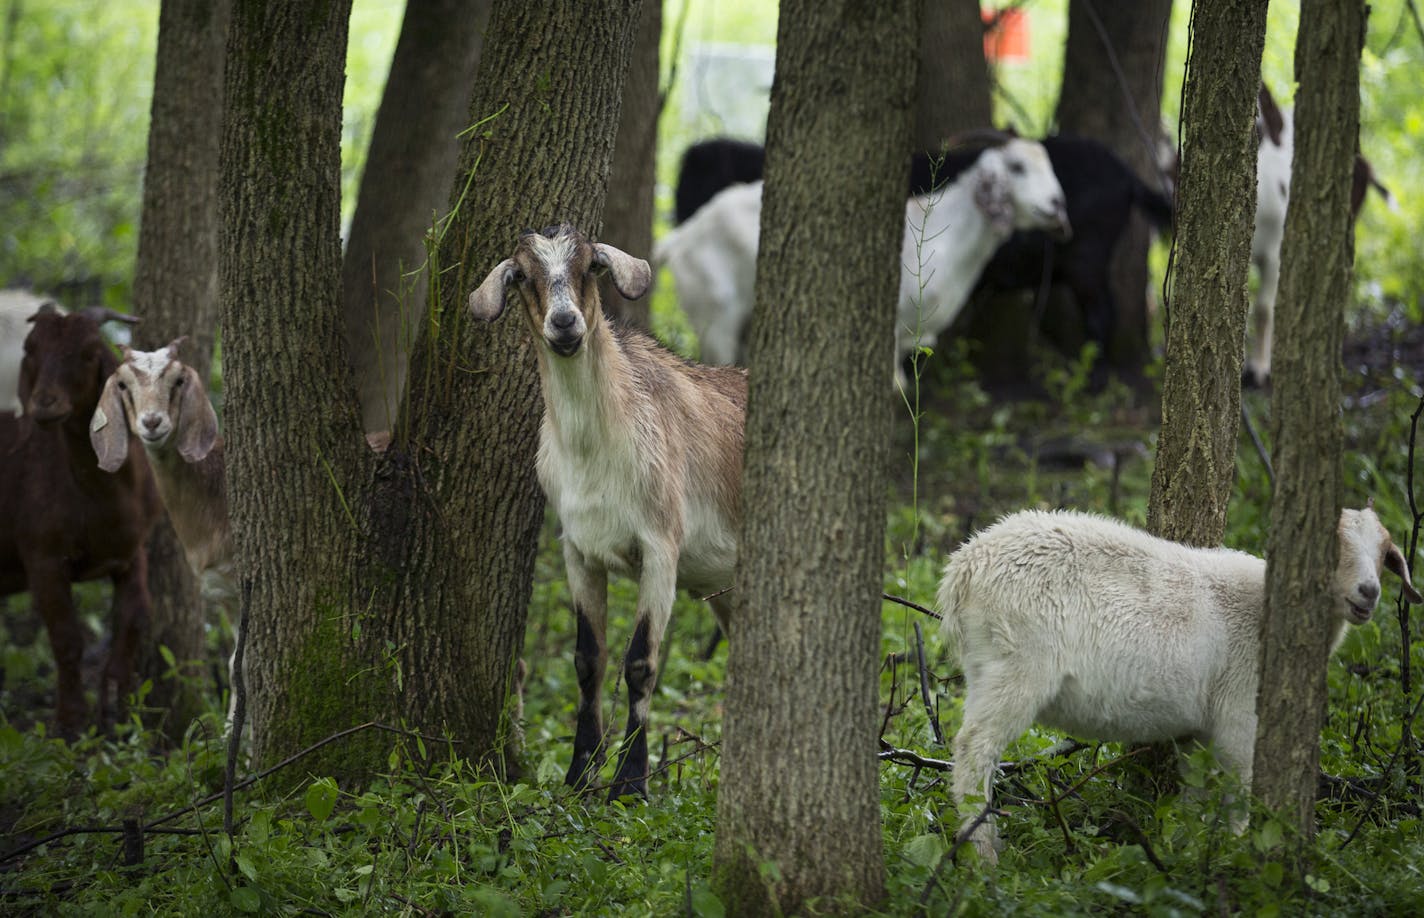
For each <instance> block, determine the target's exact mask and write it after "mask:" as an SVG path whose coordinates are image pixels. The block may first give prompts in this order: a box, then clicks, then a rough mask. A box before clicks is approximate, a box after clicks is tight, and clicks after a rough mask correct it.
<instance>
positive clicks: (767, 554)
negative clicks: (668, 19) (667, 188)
mask: <svg viewBox="0 0 1424 918" xmlns="http://www.w3.org/2000/svg"><path fill="white" fill-rule="evenodd" d="M920 8H921V4H920V2H919V0H898V2H896V3H894V4H891V5H890V7H886V6H885V5H884V4H870V3H857V2H831V3H817V2H811V0H789V2H783V4H782V6H781V13H780V16H781V18H780V27H779V30H778V38H777V64H776V81H775V84H774V85H773V87H772V101H771V115H770V119H769V125H768V133H767V163H766V166H767V172H766V175H767V181H766V196H765V208H764V210H763V212H762V233H761V247H760V254H759V256H758V271H757V276H758V278H759V279H760V280H759V282H758V284H757V308H756V309H755V310H754V312H753V320H752V328H751V339H750V348H751V352H750V354H751V373H752V377H751V379H752V382H751V390H750V396H749V407H748V417H747V456H746V464H745V481H744V491H743V506H744V507H745V509H746V518H745V521H744V525H743V529H742V542H741V550H740V554H739V558H740V561H739V565H738V570H737V576H736V590H735V592H734V593H733V594H732V595H733V596H734V597H735V609H734V611H733V613H732V621H731V638H730V642H731V643H730V646H731V651H730V653H731V656H730V658H729V663H728V674H727V716H726V723H725V727H724V731H723V741H722V742H723V746H722V751H723V756H722V778H721V790H720V792H719V794H718V801H717V803H718V810H717V812H718V826H717V844H716V871H717V880H716V882H717V887H718V893H719V895H720V896H721V897H722V901H723V902H725V903H726V904H727V907H728V912H729V913H730V914H770V913H773V912H775V913H782V912H784V913H795V912H797V911H800V910H801V909H802V908H803V907H804V903H805V902H806V901H807V900H808V899H809V898H811V897H814V896H825V897H843V898H842V899H841V901H842V902H843V903H844V902H860V903H871V902H874V901H876V900H877V899H879V898H880V897H881V895H882V894H883V890H884V860H883V855H882V849H881V838H880V818H879V791H878V789H877V788H878V783H877V767H876V758H875V738H876V730H877V727H878V723H879V720H878V712H877V710H876V708H877V705H876V668H877V657H878V646H879V645H878V642H879V629H880V616H879V614H878V611H877V610H878V608H879V599H878V595H879V590H880V579H881V569H882V565H883V561H884V557H883V547H882V540H883V535H884V528H885V481H886V478H885V476H886V475H887V471H888V470H887V459H888V451H887V446H888V443H889V440H890V437H889V433H890V430H889V426H890V418H891V416H892V413H891V408H890V404H889V401H888V400H889V397H890V396H889V392H888V389H887V381H888V379H889V374H890V369H891V367H892V364H893V357H892V354H893V347H892V333H893V328H894V313H895V291H896V289H897V286H898V277H899V270H900V269H899V252H900V238H901V234H902V227H903V222H904V216H903V214H904V183H905V168H906V159H905V156H904V150H905V148H906V145H907V144H909V142H910V137H911V127H912V118H913V115H914V104H915V102H914V99H915V93H914V64H913V61H914V59H915V55H914V50H915V42H916V36H917V35H918V29H917V20H918V18H919V13H920ZM828 306H832V307H833V308H828ZM876 393H880V397H876ZM809 673H815V677H814V678H807V674H809ZM767 861H772V862H775V864H776V868H777V869H776V872H775V877H776V879H774V880H768V879H767V874H766V873H763V872H759V870H758V867H759V865H761V864H763V863H764V862H767Z"/></svg>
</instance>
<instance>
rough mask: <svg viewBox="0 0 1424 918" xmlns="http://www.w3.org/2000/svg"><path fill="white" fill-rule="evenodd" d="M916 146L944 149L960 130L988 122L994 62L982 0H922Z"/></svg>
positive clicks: (990, 111)
mask: <svg viewBox="0 0 1424 918" xmlns="http://www.w3.org/2000/svg"><path fill="white" fill-rule="evenodd" d="M921 5H922V7H923V10H922V13H921V15H922V17H923V18H922V23H921V26H920V56H919V74H918V76H917V85H916V97H917V98H918V108H917V110H916V118H915V149H917V150H939V149H940V147H941V145H942V144H943V143H944V140H945V138H946V137H949V136H950V135H951V134H955V133H958V132H959V131H965V130H970V129H972V128H984V127H989V126H990V125H992V124H993V123H994V107H993V104H992V100H991V99H990V98H989V66H988V64H987V63H985V61H984V23H983V20H981V19H980V18H979V0H923V3H922V4H921Z"/></svg>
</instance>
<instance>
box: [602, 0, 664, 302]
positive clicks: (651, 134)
mask: <svg viewBox="0 0 1424 918" xmlns="http://www.w3.org/2000/svg"><path fill="white" fill-rule="evenodd" d="M662 36H663V4H662V0H643V15H642V17H641V18H640V19H639V21H638V36H637V39H636V40H635V41H634V43H633V55H632V62H631V63H630V64H629V65H628V79H627V81H626V82H625V84H624V86H625V88H624V90H623V116H622V118H620V119H619V122H618V141H617V143H616V145H615V146H614V149H613V177H612V178H611V179H610V180H609V182H608V203H607V205H606V206H605V208H604V220H603V235H602V239H601V241H603V242H608V243H611V244H613V245H615V246H617V247H618V248H620V249H622V250H623V251H625V252H627V253H628V254H629V255H636V256H638V257H639V258H647V257H649V255H651V254H652V251H653V183H654V181H655V178H656V176H655V170H654V167H655V166H656V165H657V152H658V117H659V115H661V114H662V98H661V94H660V92H659V89H658V60H659V55H658V51H659V45H660V43H661V41H662ZM598 292H599V296H600V297H602V299H603V308H604V309H605V310H606V311H607V312H608V313H609V314H610V315H612V316H614V317H616V318H617V319H618V320H619V321H621V322H623V323H624V324H625V325H633V326H636V327H638V328H642V329H648V328H651V327H652V323H651V321H650V319H651V315H650V313H649V304H650V303H651V301H652V297H647V296H645V297H643V298H642V299H640V300H629V299H625V298H624V297H623V295H622V294H620V293H619V292H618V288H616V287H614V286H613V282H612V281H611V280H610V279H609V278H604V279H603V280H602V281H600V282H599V285H598Z"/></svg>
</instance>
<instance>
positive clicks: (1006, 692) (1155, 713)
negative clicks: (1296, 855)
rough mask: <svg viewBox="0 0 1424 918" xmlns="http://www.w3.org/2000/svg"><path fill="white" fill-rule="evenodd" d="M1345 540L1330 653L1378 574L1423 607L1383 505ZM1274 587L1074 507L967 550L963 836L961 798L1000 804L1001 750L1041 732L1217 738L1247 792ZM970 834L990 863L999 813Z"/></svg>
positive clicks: (961, 601) (1231, 561)
mask: <svg viewBox="0 0 1424 918" xmlns="http://www.w3.org/2000/svg"><path fill="white" fill-rule="evenodd" d="M1338 537H1339V540H1340V562H1339V565H1338V567H1337V568H1336V571H1335V577H1334V580H1333V583H1332V590H1333V594H1334V597H1335V599H1336V600H1337V601H1338V610H1339V615H1340V623H1339V628H1338V630H1337V633H1336V635H1335V645H1336V646H1338V644H1339V642H1340V640H1341V638H1343V636H1344V631H1345V626H1346V625H1347V624H1357V625H1358V624H1363V623H1364V622H1367V621H1369V618H1370V614H1371V612H1372V611H1373V609H1374V607H1375V603H1376V601H1377V600H1378V599H1379V596H1380V580H1379V574H1380V571H1381V570H1382V569H1385V568H1387V569H1389V570H1390V571H1393V572H1394V573H1395V574H1397V575H1398V576H1399V577H1400V578H1401V579H1402V580H1403V581H1404V594H1405V596H1406V597H1407V598H1408V600H1409V601H1410V602H1416V603H1417V602H1419V601H1420V599H1421V597H1420V595H1419V593H1418V591H1416V590H1415V589H1414V587H1413V585H1412V584H1411V582H1410V578H1409V568H1408V565H1407V564H1406V563H1405V560H1404V555H1403V554H1402V553H1401V552H1400V551H1399V549H1398V548H1397V547H1395V545H1394V543H1393V542H1392V541H1391V539H1390V536H1389V533H1388V532H1386V531H1385V529H1384V527H1383V526H1382V525H1381V524H1380V521H1379V518H1378V517H1377V516H1375V513H1374V511H1373V510H1369V509H1365V510H1346V511H1344V512H1343V513H1342V514H1341V516H1340V523H1339V526H1338ZM1265 582H1266V562H1265V561H1263V560H1262V559H1260V558H1257V557H1255V556H1253V555H1249V554H1246V553H1244V552H1239V551H1232V550H1230V549H1224V548H1216V549H1203V548H1190V547H1188V546H1185V545H1180V544H1178V543H1175V542H1169V541H1166V540H1164V539H1159V538H1156V537H1154V536H1151V535H1148V534H1147V533H1145V532H1142V531H1141V530H1138V529H1134V528H1132V527H1131V526H1128V525H1126V524H1124V523H1120V522H1118V521H1116V520H1112V519H1108V518H1106V517H1100V516H1093V515H1090V514H1084V513H1075V512H1070V511H1061V512H1055V513H1045V512H1039V511H1024V512H1020V513H1015V514H1012V515H1010V516H1007V517H1005V518H1004V519H1002V520H1000V521H999V522H998V523H996V524H994V525H993V526H991V527H990V528H988V529H986V530H984V531H983V532H981V533H979V534H977V535H976V536H974V537H973V538H972V539H970V540H969V541H968V542H966V543H965V544H964V545H963V546H961V547H960V548H959V549H958V550H957V551H956V552H955V553H954V554H953V555H952V556H951V557H950V559H949V562H948V564H946V566H945V570H944V577H943V579H942V580H941V581H940V585H939V593H938V602H939V608H940V610H941V612H942V613H943V615H944V621H943V623H942V625H941V628H940V633H941V635H942V636H943V637H944V638H945V640H946V641H947V643H949V644H951V645H954V646H956V647H957V649H958V655H959V659H960V665H961V666H962V668H963V670H964V678H965V684H966V688H965V699H964V720H963V724H962V726H961V727H960V729H959V733H958V735H957V736H956V737H955V740H954V782H953V793H954V797H955V801H956V803H957V804H959V805H960V812H961V816H962V817H963V818H964V827H965V829H968V828H969V827H970V826H971V825H972V824H973V821H974V819H975V818H976V816H977V811H978V810H979V806H974V807H972V808H970V807H966V806H965V800H966V798H969V797H975V796H982V798H983V800H985V801H988V800H991V799H992V790H993V780H994V771H995V769H996V768H997V767H998V762H999V756H1000V755H1001V754H1002V753H1003V751H1004V749H1005V747H1007V746H1008V745H1009V743H1011V742H1012V741H1013V740H1014V739H1016V738H1017V737H1018V736H1019V735H1020V734H1022V733H1023V732H1024V731H1025V730H1026V729H1028V727H1029V725H1030V724H1032V723H1035V722H1036V723H1041V724H1044V725H1046V726H1049V727H1052V728H1054V729H1058V730H1063V731H1065V732H1068V733H1071V734H1073V735H1075V736H1080V737H1084V738H1088V739H1100V740H1121V741H1132V742H1136V741H1144V742H1146V741H1158V740H1169V739H1177V738H1182V737H1192V738H1195V739H1197V740H1199V741H1201V742H1203V743H1208V742H1211V743H1214V744H1215V749H1216V755H1217V757H1218V760H1219V761H1220V763H1221V764H1222V766H1223V767H1225V768H1227V769H1229V770H1230V771H1232V772H1234V773H1236V774H1237V775H1239V776H1240V779H1241V782H1242V784H1243V785H1244V786H1246V787H1249V786H1250V784H1251V759H1252V752H1253V749H1254V745H1255V739H1256V688H1257V683H1258V672H1257V667H1258V664H1257V655H1258V648H1259V646H1260V639H1259V637H1258V633H1259V630H1260V622H1261V614H1262V609H1263V605H1264V602H1265ZM971 809H972V810H973V813H971ZM1234 827H1235V828H1238V829H1244V827H1245V823H1244V821H1243V820H1241V819H1238V820H1237V821H1236V823H1235V825H1234ZM972 838H973V841H974V845H975V847H976V849H978V851H979V853H980V855H981V856H982V857H984V858H985V859H987V860H989V861H991V862H992V861H994V860H996V858H997V855H996V853H995V840H996V830H995V827H994V825H993V820H992V818H990V819H989V820H987V821H985V822H984V823H983V824H982V825H981V826H980V827H979V828H978V829H976V830H974V831H973V833H972Z"/></svg>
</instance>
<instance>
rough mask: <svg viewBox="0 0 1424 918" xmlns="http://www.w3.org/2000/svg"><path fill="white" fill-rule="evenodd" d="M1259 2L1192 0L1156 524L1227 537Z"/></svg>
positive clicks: (1183, 534) (1204, 538) (1173, 534)
mask: <svg viewBox="0 0 1424 918" xmlns="http://www.w3.org/2000/svg"><path fill="white" fill-rule="evenodd" d="M1265 34H1266V4H1265V2H1264V0H1254V2H1248V3H1241V2H1237V0H1197V3H1196V5H1195V8H1194V10H1193V13H1192V42H1191V44H1192V52H1191V55H1190V56H1189V58H1188V61H1187V76H1186V101H1185V105H1184V108H1183V112H1182V125H1183V131H1184V133H1185V137H1184V139H1183V150H1182V152H1183V157H1182V168H1181V184H1180V193H1179V195H1178V207H1177V238H1176V269H1175V278H1174V280H1173V288H1172V292H1171V297H1170V299H1169V301H1168V303H1167V308H1166V326H1167V329H1166V330H1167V360H1166V368H1165V372H1164V377H1163V383H1162V429H1161V434H1160V436H1159V438H1158V441H1157V461H1156V464H1155V466H1154V467H1153V469H1152V491H1151V495H1150V499H1149V504H1148V511H1147V521H1148V526H1149V528H1150V529H1151V530H1152V531H1153V532H1154V533H1156V534H1157V535H1160V536H1163V537H1164V538H1168V539H1173V540H1175V541H1178V542H1185V543H1188V544H1191V545H1220V544H1221V539H1222V536H1223V534H1224V533H1225V531H1226V505H1227V501H1228V500H1229V499H1230V497H1231V486H1232V482H1233V480H1234V479H1235V475H1236V436H1237V427H1238V415H1239V413H1240V407H1241V361H1242V355H1243V340H1244V335H1245V333H1246V305H1247V302H1246V274H1247V264H1248V260H1249V255H1250V252H1249V246H1250V242H1251V228H1252V214H1253V213H1254V209H1255V203H1256V191H1255V185H1256V182H1255V172H1256V165H1255V164H1256V139H1255V129H1254V124H1255V111H1256V89H1257V87H1258V86H1259V85H1260V82H1261V80H1260V77H1261V52H1262V49H1263V48H1264V46H1265Z"/></svg>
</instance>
